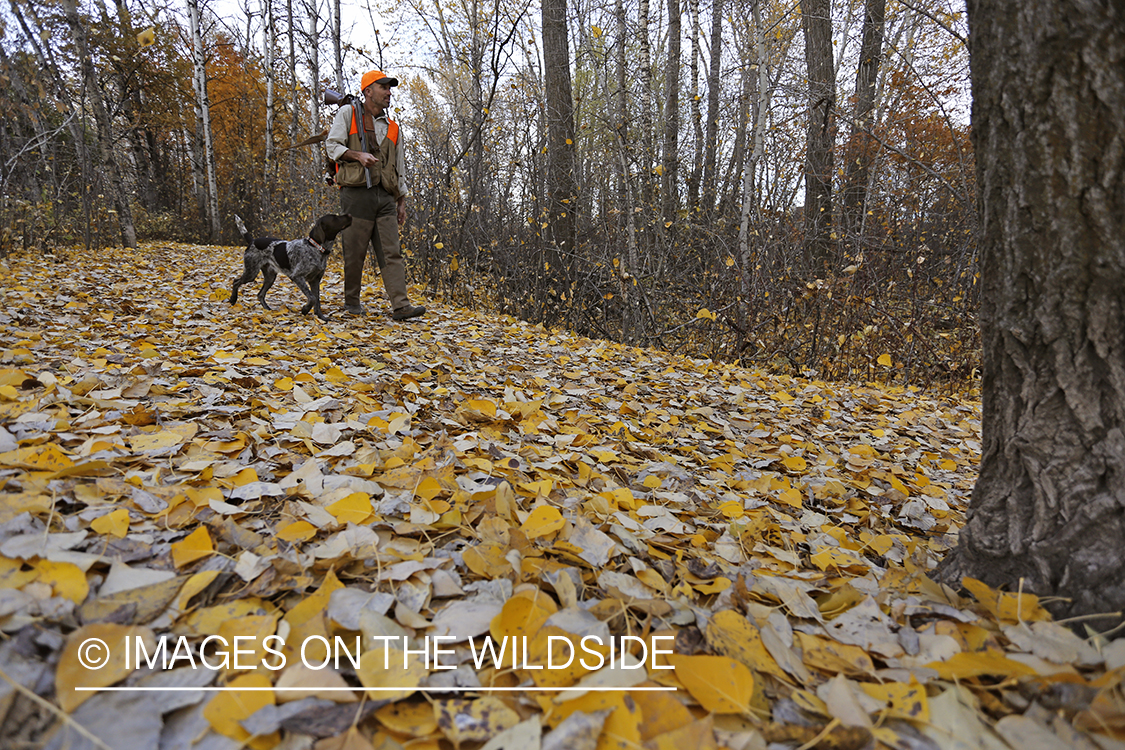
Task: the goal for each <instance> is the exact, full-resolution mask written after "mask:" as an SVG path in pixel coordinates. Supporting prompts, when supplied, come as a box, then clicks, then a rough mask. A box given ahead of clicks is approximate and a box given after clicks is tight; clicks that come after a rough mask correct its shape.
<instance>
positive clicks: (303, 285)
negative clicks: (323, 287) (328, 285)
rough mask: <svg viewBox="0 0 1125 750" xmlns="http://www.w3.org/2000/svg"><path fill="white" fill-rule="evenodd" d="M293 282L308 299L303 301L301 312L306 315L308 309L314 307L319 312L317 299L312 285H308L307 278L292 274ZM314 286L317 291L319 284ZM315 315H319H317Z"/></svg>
mask: <svg viewBox="0 0 1125 750" xmlns="http://www.w3.org/2000/svg"><path fill="white" fill-rule="evenodd" d="M293 282H294V283H295V284H296V285H297V287H298V288H299V289H300V290H301V293H302V294H304V295H305V299H306V300H308V301H307V302H305V306H304V307H302V308H301V314H302V315H308V313H309V310H312V309H314V308H316V309H317V312H318V313H319V307H318V306H317V302H318V300H317V298H316V295H315V294H314V293H313V287H311V286H310V285H309V279H305V278H301V277H300V276H294V277H293ZM316 288H317V290H318V291H319V286H318V287H316ZM317 317H319V315H318V316H317Z"/></svg>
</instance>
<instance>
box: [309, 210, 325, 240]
mask: <svg viewBox="0 0 1125 750" xmlns="http://www.w3.org/2000/svg"><path fill="white" fill-rule="evenodd" d="M327 235H328V233H327V232H326V231H325V229H324V218H323V217H322V218H320V219H317V222H316V223H315V224H313V228H312V229H310V230H309V237H312V239H313V242H315V243H317V244H318V245H323V244H324V241H325V239H327Z"/></svg>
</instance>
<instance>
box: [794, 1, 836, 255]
mask: <svg viewBox="0 0 1125 750" xmlns="http://www.w3.org/2000/svg"><path fill="white" fill-rule="evenodd" d="M801 28H802V29H803V30H804V33H805V63H806V65H807V66H808V74H809V112H808V145H807V146H806V149H805V246H804V249H805V270H806V271H809V272H810V273H815V272H818V271H821V270H822V269H823V268H824V266H825V265H826V264H827V263H828V262H829V260H830V258H831V257H832V245H833V240H832V176H833V173H834V171H835V169H834V161H835V160H834V159H833V153H832V152H833V147H834V146H835V143H836V69H835V67H833V59H832V15H831V7H830V3H829V1H828V0H801Z"/></svg>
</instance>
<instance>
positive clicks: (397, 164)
mask: <svg viewBox="0 0 1125 750" xmlns="http://www.w3.org/2000/svg"><path fill="white" fill-rule="evenodd" d="M397 85H398V79H397V78H391V77H390V76H388V75H386V74H385V73H383V72H382V71H380V70H371V71H368V72H366V73H364V74H363V78H361V79H360V91H361V92H362V97H363V104H362V107H361V106H360V105H359V103H354V104H351V105H347V106H343V107H340V109H339V110H338V111H337V112H336V117H335V119H333V121H332V127H331V128H330V129H329V131H328V139H327V141H326V146H327V149H328V157H329V158H330V159H333V160H334V161H335V162H336V184H337V185H339V186H340V209H341V212H342V213H346V214H351V217H352V224H351V226H350V227H348V228H347V229H345V230H344V232H343V233H342V234H341V239H342V244H343V246H344V311H345V312H347V313H351V314H352V315H363V314H364V310H363V305H362V304H361V303H360V291H361V290H362V288H363V264H364V262H366V260H367V243H368V242H370V243H371V244H372V245H373V246H374V248H375V258H376V260H377V261H378V262H379V269H380V270H381V271H382V274H383V286H384V287H385V288H386V290H387V297H388V298H390V301H391V318H393V319H394V320H407V319H409V318H416V317H418V316H419V315H422V314H424V313H425V312H426V308H424V307H422V306H421V305H412V304H411V303H410V297H409V296H408V295H407V292H406V266H405V265H403V262H402V246H401V244H400V242H399V229H398V228H399V226H401V225H402V224H405V223H406V180H405V177H404V171H403V147H402V138H401V136H400V134H399V129H398V123H396V122H395V121H394V120H392V119H390V118H389V117H388V116H387V111H388V110H389V108H390V105H391V87H392V86H397Z"/></svg>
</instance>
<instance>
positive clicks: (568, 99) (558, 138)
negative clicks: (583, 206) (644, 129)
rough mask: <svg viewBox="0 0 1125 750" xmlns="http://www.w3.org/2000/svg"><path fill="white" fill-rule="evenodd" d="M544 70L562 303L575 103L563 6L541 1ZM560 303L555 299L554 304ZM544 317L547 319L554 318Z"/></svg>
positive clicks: (571, 220) (552, 233)
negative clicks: (571, 84) (555, 302)
mask: <svg viewBox="0 0 1125 750" xmlns="http://www.w3.org/2000/svg"><path fill="white" fill-rule="evenodd" d="M543 69H544V85H545V86H544V87H545V89H546V98H547V206H548V211H549V212H550V213H549V215H548V219H547V221H548V222H549V224H548V232H547V235H546V238H547V241H548V253H549V257H550V262H551V265H552V269H551V274H550V278H552V279H553V280H554V282H555V283H554V287H555V291H556V293H558V294H560V295H562V298H563V299H565V297H566V295H567V293H568V292H569V290H570V279H571V270H570V269H571V268H572V266H573V262H574V261H573V257H574V239H575V229H576V223H575V215H574V212H575V210H576V209H577V204H578V199H577V193H578V188H577V185H576V181H575V175H574V103H573V94H572V92H571V87H570V44H569V39H568V38H567V28H566V0H543ZM558 300H559V298H556V301H558ZM555 317H556V316H554V315H551V314H550V312H548V318H555Z"/></svg>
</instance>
